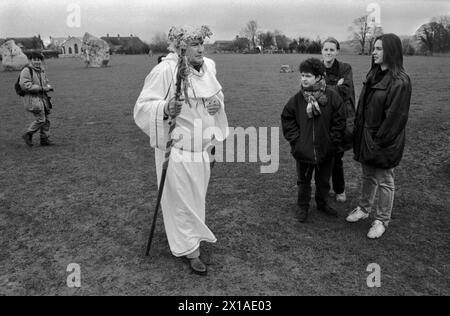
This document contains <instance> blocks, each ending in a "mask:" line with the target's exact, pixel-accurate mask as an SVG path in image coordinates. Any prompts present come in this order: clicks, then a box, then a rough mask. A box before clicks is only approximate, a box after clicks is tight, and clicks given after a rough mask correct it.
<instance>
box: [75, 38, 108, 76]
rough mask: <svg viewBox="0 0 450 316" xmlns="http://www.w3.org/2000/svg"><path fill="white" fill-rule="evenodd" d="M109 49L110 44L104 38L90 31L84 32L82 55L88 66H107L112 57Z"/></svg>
mask: <svg viewBox="0 0 450 316" xmlns="http://www.w3.org/2000/svg"><path fill="white" fill-rule="evenodd" d="M109 50H110V48H109V45H108V43H107V42H105V41H104V40H102V39H99V38H97V37H95V36H93V35H91V34H89V33H86V34H84V37H83V47H82V57H83V60H84V62H85V63H86V67H93V68H99V67H106V66H107V65H108V63H109V59H110V55H109Z"/></svg>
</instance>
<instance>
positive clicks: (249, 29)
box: [241, 20, 259, 49]
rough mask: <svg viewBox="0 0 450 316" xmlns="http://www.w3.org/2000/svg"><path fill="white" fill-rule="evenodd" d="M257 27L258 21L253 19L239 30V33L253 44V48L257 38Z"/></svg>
mask: <svg viewBox="0 0 450 316" xmlns="http://www.w3.org/2000/svg"><path fill="white" fill-rule="evenodd" d="M258 27H259V26H258V22H256V21H255V20H251V21H249V22H248V23H247V24H246V25H245V28H244V29H243V30H242V31H241V35H242V36H243V37H246V38H248V40H249V41H250V43H251V44H252V46H253V49H255V47H256V39H257V38H258Z"/></svg>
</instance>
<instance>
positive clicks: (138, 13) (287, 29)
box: [0, 0, 450, 41]
mask: <svg viewBox="0 0 450 316" xmlns="http://www.w3.org/2000/svg"><path fill="white" fill-rule="evenodd" d="M374 2H375V3H378V4H379V6H380V8H381V14H380V17H381V25H382V27H383V29H384V31H385V32H386V33H387V32H393V33H396V34H398V35H412V34H414V32H415V30H416V29H417V28H418V27H419V26H420V25H421V24H423V23H426V22H428V21H429V19H430V18H431V17H435V16H441V15H450V1H449V0H429V1H428V0H420V1H419V0H408V1H406V0H378V1H374V0H353V1H350V0H162V1H156V0H0V38H5V37H22V36H32V35H35V34H41V36H42V37H43V38H44V39H46V38H48V37H49V36H53V37H65V36H68V35H72V36H82V35H83V34H84V33H85V32H90V33H92V34H93V35H95V36H104V35H106V34H107V33H109V34H110V35H117V34H120V35H122V36H129V35H130V34H135V35H137V36H139V37H141V38H142V39H143V40H146V41H150V40H151V39H152V37H153V36H154V35H155V34H156V33H158V32H165V33H167V31H168V29H169V28H170V26H172V25H179V26H182V25H201V24H207V25H209V26H210V27H211V29H212V31H213V33H214V36H213V37H212V39H211V41H214V40H231V39H233V38H234V37H235V36H236V35H237V34H239V33H240V31H241V30H242V29H243V27H244V26H245V24H246V22H248V21H249V20H251V19H255V20H257V22H258V24H259V26H260V29H261V30H264V31H266V30H271V31H273V30H275V29H277V30H280V31H282V32H283V33H284V34H286V35H287V36H289V37H298V36H307V37H311V38H316V37H317V36H320V37H322V38H324V37H327V36H334V37H336V38H337V39H338V40H341V41H344V40H348V39H349V36H350V34H349V31H348V27H349V26H350V25H352V21H353V20H354V19H355V18H357V17H360V16H362V15H364V14H365V13H366V9H367V6H368V5H369V4H370V3H374ZM71 4H76V5H78V7H79V8H80V10H81V14H80V18H81V19H80V22H81V24H80V27H70V26H69V25H68V23H67V20H68V17H69V15H70V14H73V13H74V12H75V11H74V9H71V10H69V9H70V8H71V7H69V6H70V5H71ZM70 21H72V22H73V21H76V20H73V19H72V20H70ZM69 24H70V23H69Z"/></svg>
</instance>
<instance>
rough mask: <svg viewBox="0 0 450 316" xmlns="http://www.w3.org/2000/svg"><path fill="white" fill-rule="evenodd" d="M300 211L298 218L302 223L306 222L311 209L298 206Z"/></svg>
mask: <svg viewBox="0 0 450 316" xmlns="http://www.w3.org/2000/svg"><path fill="white" fill-rule="evenodd" d="M297 209H298V211H297V213H298V220H299V221H300V223H305V222H306V220H307V219H308V213H309V210H308V208H307V207H302V206H298V207H297Z"/></svg>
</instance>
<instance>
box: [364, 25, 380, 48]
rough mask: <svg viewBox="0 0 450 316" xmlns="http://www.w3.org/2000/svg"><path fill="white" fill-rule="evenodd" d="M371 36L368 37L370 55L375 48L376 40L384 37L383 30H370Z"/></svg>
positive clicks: (373, 28)
mask: <svg viewBox="0 0 450 316" xmlns="http://www.w3.org/2000/svg"><path fill="white" fill-rule="evenodd" d="M370 31H371V32H370V34H369V35H368V37H367V42H368V43H369V51H368V52H367V53H368V54H370V53H371V52H372V51H373V48H374V46H375V39H376V38H377V37H378V36H380V35H383V28H382V27H381V26H374V27H371V28H370Z"/></svg>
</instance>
